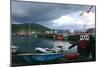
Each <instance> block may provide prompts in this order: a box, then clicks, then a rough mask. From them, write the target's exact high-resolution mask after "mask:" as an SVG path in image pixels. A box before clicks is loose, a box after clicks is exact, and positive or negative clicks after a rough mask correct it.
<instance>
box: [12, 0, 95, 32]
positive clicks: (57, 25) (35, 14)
mask: <svg viewBox="0 0 100 67" xmlns="http://www.w3.org/2000/svg"><path fill="white" fill-rule="evenodd" d="M89 7H90V6H85V5H84V6H82V5H69V4H65V5H64V4H50V3H36V2H19V1H12V4H11V8H12V9H11V14H12V15H11V21H12V22H11V23H13V24H21V23H37V24H41V25H44V26H46V27H48V28H50V29H62V30H67V29H70V30H76V29H77V30H83V25H84V24H86V25H87V26H86V28H92V27H95V7H93V9H92V10H91V12H90V13H86V11H87V10H88V9H89ZM82 12H84V15H83V16H79V15H80V13H82Z"/></svg>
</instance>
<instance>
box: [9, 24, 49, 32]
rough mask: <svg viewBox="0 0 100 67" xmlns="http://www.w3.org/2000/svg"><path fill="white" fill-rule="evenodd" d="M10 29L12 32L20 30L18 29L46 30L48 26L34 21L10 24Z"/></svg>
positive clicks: (27, 30) (26, 30)
mask: <svg viewBox="0 0 100 67" xmlns="http://www.w3.org/2000/svg"><path fill="white" fill-rule="evenodd" d="M11 29H12V32H20V31H24V32H29V31H35V32H45V31H46V30H50V29H49V28H47V27H45V26H42V25H40V24H36V23H24V24H12V28H11Z"/></svg>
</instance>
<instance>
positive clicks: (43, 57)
mask: <svg viewBox="0 0 100 67" xmlns="http://www.w3.org/2000/svg"><path fill="white" fill-rule="evenodd" d="M63 56H64V55H63V54H62V53H50V54H36V55H33V56H32V58H33V59H34V60H36V61H50V60H54V59H57V58H61V57H63Z"/></svg>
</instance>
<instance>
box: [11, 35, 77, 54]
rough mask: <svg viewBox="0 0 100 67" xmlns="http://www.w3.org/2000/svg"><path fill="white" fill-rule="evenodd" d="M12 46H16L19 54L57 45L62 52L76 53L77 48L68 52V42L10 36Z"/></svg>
mask: <svg viewBox="0 0 100 67" xmlns="http://www.w3.org/2000/svg"><path fill="white" fill-rule="evenodd" d="M12 45H15V46H17V47H18V50H19V51H21V52H22V51H23V52H33V51H34V49H35V48H36V47H41V48H50V49H52V48H53V47H54V46H58V45H62V46H63V50H65V51H68V52H77V50H76V48H77V47H74V48H72V49H70V50H69V49H68V47H69V46H70V45H71V44H70V43H69V42H65V41H54V40H50V39H44V38H34V37H20V36H12Z"/></svg>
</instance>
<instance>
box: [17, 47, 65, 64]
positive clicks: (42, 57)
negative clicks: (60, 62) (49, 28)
mask: <svg viewBox="0 0 100 67" xmlns="http://www.w3.org/2000/svg"><path fill="white" fill-rule="evenodd" d="M46 49H47V48H46ZM46 49H44V48H36V49H35V50H36V51H38V52H39V53H37V52H36V53H25V54H18V59H22V60H24V61H26V62H27V63H29V64H31V63H33V62H34V61H36V62H46V61H51V60H55V59H58V58H61V57H63V56H64V53H63V52H54V51H53V50H52V49H51V50H50V49H49V50H46Z"/></svg>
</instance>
